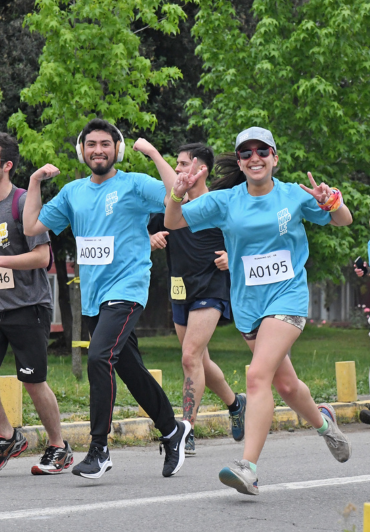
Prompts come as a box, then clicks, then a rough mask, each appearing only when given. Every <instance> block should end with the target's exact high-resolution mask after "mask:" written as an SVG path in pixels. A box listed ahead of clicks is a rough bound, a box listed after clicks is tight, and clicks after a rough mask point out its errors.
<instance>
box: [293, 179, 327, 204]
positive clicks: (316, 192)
mask: <svg viewBox="0 0 370 532" xmlns="http://www.w3.org/2000/svg"><path fill="white" fill-rule="evenodd" d="M307 175H308V179H309V180H310V183H311V185H312V187H313V188H312V189H311V188H308V187H306V186H305V185H299V186H300V187H301V188H303V190H305V191H306V192H308V194H311V196H313V197H314V198H315V200H316V201H317V202H318V203H322V204H324V203H326V202H327V201H328V199H329V198H330V196H331V188H330V187H329V185H327V184H326V183H321V184H320V185H316V181H315V180H314V178H313V177H312V174H311V172H307Z"/></svg>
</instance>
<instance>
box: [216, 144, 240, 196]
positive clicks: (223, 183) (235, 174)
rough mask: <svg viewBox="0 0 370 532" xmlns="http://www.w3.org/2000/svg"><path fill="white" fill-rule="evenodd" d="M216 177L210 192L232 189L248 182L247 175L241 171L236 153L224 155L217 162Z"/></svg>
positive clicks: (219, 156)
mask: <svg viewBox="0 0 370 532" xmlns="http://www.w3.org/2000/svg"><path fill="white" fill-rule="evenodd" d="M215 174H216V177H215V179H214V180H213V181H212V183H211V186H210V187H209V190H222V189H225V188H232V187H235V186H236V185H240V184H241V183H245V182H246V178H245V175H244V174H243V172H242V171H241V170H240V168H239V165H238V160H237V158H236V155H235V152H229V153H222V154H220V155H218V156H217V157H216V160H215Z"/></svg>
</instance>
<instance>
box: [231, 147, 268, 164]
mask: <svg viewBox="0 0 370 532" xmlns="http://www.w3.org/2000/svg"><path fill="white" fill-rule="evenodd" d="M253 153H257V155H258V157H262V158H263V159H265V158H266V157H268V156H269V155H270V153H273V154H275V152H274V149H273V148H271V146H269V147H268V148H253V149H252V150H244V151H238V155H239V158H240V159H243V160H244V161H246V160H247V159H250V158H251V157H252V155H253Z"/></svg>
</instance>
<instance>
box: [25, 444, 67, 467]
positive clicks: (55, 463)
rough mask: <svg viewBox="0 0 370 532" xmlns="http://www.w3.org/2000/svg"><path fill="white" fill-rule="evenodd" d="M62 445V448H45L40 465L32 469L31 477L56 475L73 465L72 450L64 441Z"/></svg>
mask: <svg viewBox="0 0 370 532" xmlns="http://www.w3.org/2000/svg"><path fill="white" fill-rule="evenodd" d="M63 443H64V447H54V446H52V445H50V446H49V447H47V449H46V450H45V453H44V455H43V456H42V457H41V460H40V463H39V464H36V465H34V466H33V467H32V469H31V473H32V475H57V474H59V473H62V471H63V470H64V469H68V468H69V467H70V466H71V465H72V464H73V453H72V449H71V447H70V445H69V443H68V442H67V441H66V440H63Z"/></svg>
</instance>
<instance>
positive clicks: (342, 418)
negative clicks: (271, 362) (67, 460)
mask: <svg viewBox="0 0 370 532" xmlns="http://www.w3.org/2000/svg"><path fill="white" fill-rule="evenodd" d="M367 403H369V400H365V401H355V402H353V403H331V404H332V406H333V407H334V409H335V413H336V416H337V422H338V423H339V424H341V423H356V422H358V421H359V413H360V411H361V410H363V408H364V406H365V405H366V404H367ZM176 417H177V418H178V419H181V416H176ZM196 423H197V425H200V426H204V427H210V428H212V426H214V427H215V428H216V427H220V426H221V427H223V428H225V429H226V430H227V431H228V432H229V433H230V435H231V430H230V421H229V412H228V410H221V411H217V412H204V413H200V414H198V416H197V422H196ZM61 427H62V435H63V439H66V440H68V442H69V444H70V445H71V447H72V448H73V447H74V446H76V445H85V446H88V445H89V444H90V422H89V421H81V422H75V423H61ZM308 427H310V425H309V423H307V421H305V420H304V419H302V418H300V416H298V415H297V414H296V412H294V411H293V410H291V409H290V408H289V407H285V406H278V407H276V408H275V411H274V417H273V421H272V425H271V430H288V429H289V428H293V429H296V428H297V429H298V428H308ZM153 429H154V423H153V421H152V420H151V419H149V418H143V417H141V418H130V419H123V420H117V421H113V422H112V431H111V433H110V435H109V439H110V441H121V442H122V444H124V440H125V439H130V440H144V439H146V438H148V437H150V435H151V434H152V432H153ZM22 433H23V434H24V435H25V436H26V437H27V440H28V448H29V449H36V448H37V447H38V446H39V445H40V444H42V445H44V444H46V441H47V434H46V432H45V429H44V427H43V426H42V425H35V426H26V427H22Z"/></svg>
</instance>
